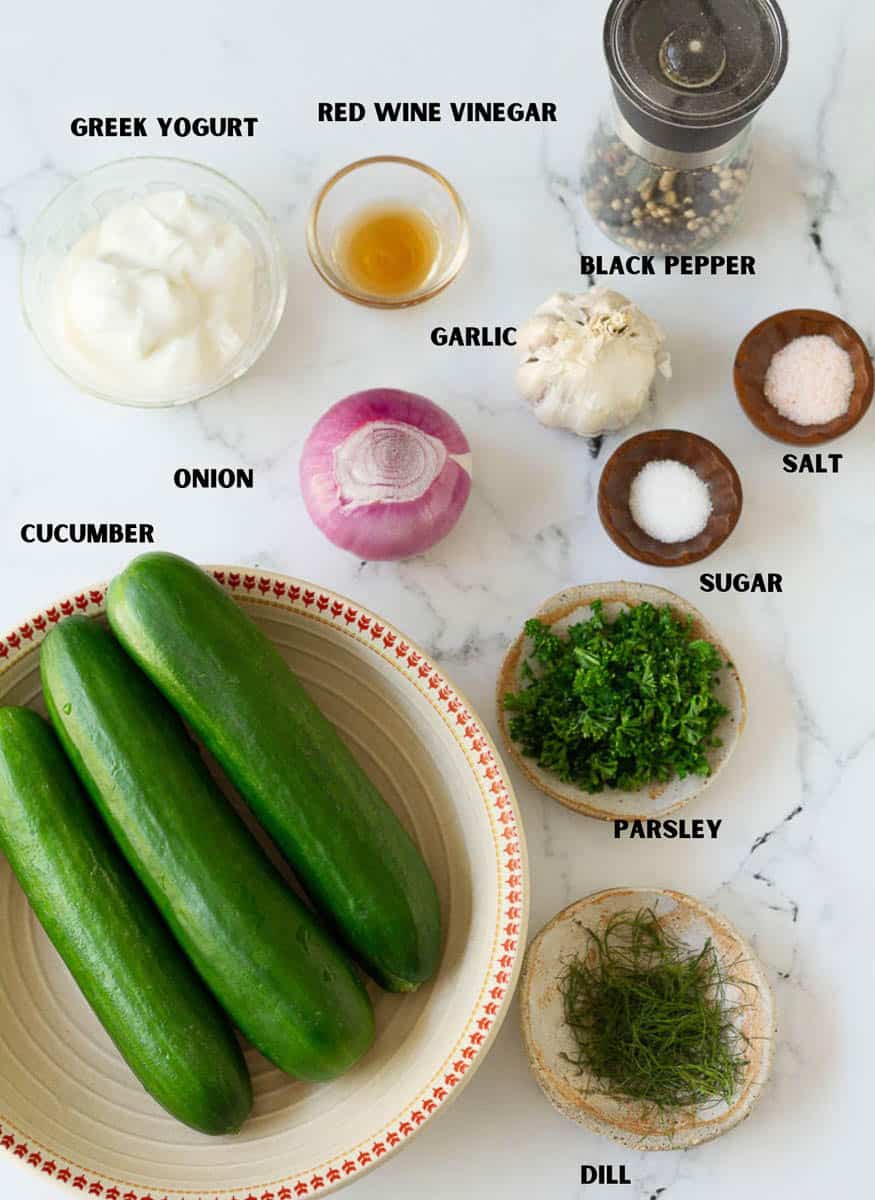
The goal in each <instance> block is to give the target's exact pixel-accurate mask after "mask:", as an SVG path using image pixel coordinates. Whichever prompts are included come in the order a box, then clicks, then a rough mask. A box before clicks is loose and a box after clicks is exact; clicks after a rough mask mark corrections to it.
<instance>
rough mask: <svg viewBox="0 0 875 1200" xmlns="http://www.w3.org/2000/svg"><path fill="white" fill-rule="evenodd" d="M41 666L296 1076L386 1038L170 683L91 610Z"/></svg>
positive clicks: (269, 1053) (90, 772)
mask: <svg viewBox="0 0 875 1200" xmlns="http://www.w3.org/2000/svg"><path fill="white" fill-rule="evenodd" d="M41 670H42V680H43V690H44V692H45V696H46V701H47V704H48V708H49V714H50V716H51V718H52V722H53V723H54V725H55V728H56V730H57V731H58V734H59V736H60V738H61V741H62V743H63V745H64V747H65V749H66V751H67V753H68V755H69V757H70V759H71V761H72V763H73V765H74V767H75V768H76V770H77V772H78V774H79V776H80V778H81V779H82V781H83V783H84V784H85V786H86V788H87V789H88V791H89V792H90V793H91V796H92V798H93V799H94V801H95V803H96V804H97V807H98V808H99V809H100V811H101V813H102V814H103V817H104V819H105V821H106V823H107V825H108V826H109V828H110V831H111V832H112V834H113V836H114V837H115V839H116V841H117V842H118V844H119V846H120V847H121V849H122V851H123V853H124V855H125V857H126V858H127V859H128V862H129V863H130V864H131V866H132V867H133V868H134V870H135V871H136V873H137V874H138V875H139V877H140V879H141V881H142V882H143V884H144V885H145V887H146V889H147V891H148V892H149V893H150V895H151V896H152V899H153V900H154V901H155V903H156V904H157V905H158V907H159V908H160V910H161V912H162V913H163V914H164V917H165V919H166V921H167V923H168V925H169V926H170V928H171V930H172V932H173V933H174V934H175V936H176V939H177V941H178V942H179V944H180V945H181V946H182V948H183V950H185V952H186V953H187V954H188V956H189V958H190V959H191V961H192V963H193V964H194V966H195V968H196V970H197V971H198V973H199V974H200V976H201V978H202V979H203V980H204V982H205V983H206V984H207V986H208V987H209V988H210V990H211V991H212V992H213V994H214V995H215V997H216V998H217V1000H218V1001H219V1003H220V1004H221V1005H222V1007H223V1008H224V1009H225V1011H226V1012H227V1013H228V1015H229V1016H230V1017H231V1018H232V1020H234V1021H235V1022H236V1024H237V1025H238V1027H239V1028H240V1029H241V1030H242V1031H243V1033H244V1034H245V1035H246V1036H247V1037H248V1038H249V1040H250V1041H251V1042H252V1043H253V1045H255V1046H256V1047H257V1048H258V1049H259V1050H260V1051H261V1052H262V1054H264V1055H265V1057H266V1058H269V1059H270V1061H271V1062H273V1063H275V1064H276V1066H278V1067H280V1068H281V1069H282V1070H284V1071H286V1072H288V1073H289V1074H290V1075H295V1076H298V1077H300V1078H302V1079H309V1080H325V1079H333V1078H335V1077H336V1076H338V1075H340V1074H342V1073H343V1072H344V1071H346V1070H347V1069H348V1068H349V1067H351V1066H352V1065H353V1064H354V1063H355V1062H357V1061H358V1059H359V1058H361V1056H362V1055H363V1054H364V1053H365V1051H366V1050H367V1049H368V1048H369V1046H370V1045H371V1042H372V1041H373V1037H374V1018H373V1011H372V1009H371V1003H370V1000H369V998H368V995H367V992H366V991H365V989H364V987H363V985H362V983H361V981H360V979H359V977H358V975H357V974H356V972H355V968H354V967H353V966H352V964H351V962H350V961H349V960H348V958H347V957H346V956H345V954H344V953H343V952H342V951H341V950H340V949H339V948H338V947H337V946H336V945H335V944H334V942H333V941H332V940H331V938H330V937H329V936H328V934H327V933H326V932H325V931H324V930H323V929H322V927H321V926H320V925H319V924H318V923H317V920H316V918H315V917H314V915H313V914H312V913H311V912H310V910H309V909H308V908H306V907H305V906H304V904H303V903H302V902H301V901H300V900H299V899H298V898H297V896H296V895H295V894H294V893H293V892H292V891H291V890H290V889H289V888H288V887H287V885H286V883H285V882H284V880H283V879H282V877H281V876H280V874H279V872H278V871H277V870H276V869H275V868H274V867H273V865H272V864H271V863H270V862H269V860H268V858H267V857H266V855H265V854H264V853H263V851H262V849H261V847H260V846H259V845H258V843H257V842H256V841H255V838H254V837H253V836H252V834H251V833H250V832H249V830H248V829H247V828H246V826H245V825H244V824H243V822H242V820H241V819H240V817H239V816H238V815H237V813H235V811H234V809H233V807H232V806H231V804H230V803H229V802H228V800H227V799H226V798H225V797H224V796H223V795H222V793H221V791H220V790H219V788H218V785H217V784H216V783H215V782H214V780H213V779H212V777H211V775H210V774H209V771H208V770H207V768H206V766H205V765H204V763H203V761H202V759H201V757H200V754H199V753H198V750H197V748H196V747H195V745H194V743H193V742H192V741H191V739H190V738H189V737H188V734H187V733H186V731H185V729H184V727H183V724H182V722H181V720H180V719H179V717H178V716H177V715H176V713H175V712H174V711H173V710H172V708H171V707H170V705H169V704H168V703H167V701H166V700H165V699H164V697H163V696H162V695H161V693H160V692H159V691H158V690H157V688H155V687H153V685H152V684H151V683H150V682H149V680H148V679H147V678H146V676H145V675H143V674H142V672H141V671H140V670H139V669H138V668H137V667H136V666H135V664H134V663H133V662H132V661H131V660H130V659H129V658H128V656H127V655H126V654H125V653H124V651H123V650H122V648H121V646H119V644H118V642H117V641H116V640H115V638H114V637H113V636H112V634H111V633H110V632H109V630H108V629H106V628H105V627H104V626H103V625H101V624H99V623H97V622H96V621H94V620H89V619H88V618H86V617H70V618H68V619H67V620H65V621H62V622H61V623H60V624H59V625H56V626H55V628H54V629H53V630H52V631H51V633H50V634H49V635H48V637H47V638H46V640H45V642H44V643H43V647H42V656H41Z"/></svg>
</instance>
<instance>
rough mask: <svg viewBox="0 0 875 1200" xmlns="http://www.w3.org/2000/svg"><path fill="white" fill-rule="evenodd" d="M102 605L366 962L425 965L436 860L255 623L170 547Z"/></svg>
mask: <svg viewBox="0 0 875 1200" xmlns="http://www.w3.org/2000/svg"><path fill="white" fill-rule="evenodd" d="M108 612H109V621H110V624H111V626H112V628H113V630H114V632H115V634H116V636H117V637H118V639H119V640H120V641H121V643H122V645H123V646H124V647H125V649H126V650H127V651H128V653H129V654H130V655H131V657H132V658H134V659H135V660H136V661H137V662H138V663H139V665H140V666H141V667H142V668H143V670H144V671H145V672H146V673H147V674H148V675H149V676H150V678H151V679H152V681H153V682H154V683H155V684H157V686H158V687H159V688H160V689H161V691H162V692H163V693H164V695H165V696H166V697H167V698H168V699H169V700H170V702H171V703H172V704H173V705H174V706H175V708H176V709H177V710H178V712H180V713H181V715H182V716H183V717H184V718H185V720H186V721H187V722H188V723H189V725H191V727H192V728H193V729H194V730H195V732H196V733H197V735H198V736H199V737H200V738H201V740H202V741H203V742H204V743H205V745H206V746H207V747H208V748H209V749H210V751H211V752H212V753H213V754H214V755H215V757H216V759H217V760H218V761H219V763H220V764H221V765H222V767H223V768H224V769H225V771H226V773H227V774H228V776H229V777H230V779H231V780H232V782H233V783H234V785H235V787H236V788H237V789H238V791H239V792H240V793H241V795H242V796H243V798H244V800H246V802H247V803H248V804H249V806H250V808H251V809H252V811H253V812H254V813H255V815H256V817H257V818H258V820H259V821H260V822H261V824H262V825H263V826H264V827H265V829H266V830H267V831H268V833H269V834H270V835H271V837H272V838H273V840H274V841H275V842H276V844H277V845H278V846H279V848H280V850H281V851H282V852H283V854H284V855H285V857H286V858H287V859H288V861H289V862H290V863H291V865H292V867H293V868H294V870H295V872H296V874H297V876H298V878H299V880H300V881H301V883H302V885H303V887H304V889H305V891H306V892H307V894H308V895H309V897H310V899H311V900H312V901H313V903H314V904H315V906H316V907H317V908H318V909H319V910H320V911H321V912H322V913H324V914H325V916H326V918H327V919H328V920H329V921H330V922H331V924H332V927H333V928H334V930H335V931H336V932H337V933H338V936H339V937H341V938H342V940H343V941H344V942H345V943H346V945H347V947H348V948H349V949H350V951H351V952H352V953H353V954H354V955H355V957H356V958H357V959H358V960H359V961H360V962H361V963H362V964H363V966H364V967H365V969H366V970H367V971H368V972H369V973H370V974H371V975H372V976H373V978H374V979H376V980H377V982H378V983H380V984H381V985H382V986H383V987H386V988H388V989H390V990H392V991H412V990H414V989H415V988H417V987H418V986H419V985H420V984H421V983H423V982H424V981H425V980H427V979H429V978H431V976H432V975H433V974H434V972H435V970H436V969H437V964H438V959H439V956H440V949H441V918H440V906H439V903H438V897H437V892H436V890H435V886H434V882H433V880H432V878H431V875H430V874H429V871H428V868H427V866H426V865H425V862H424V861H423V859H422V856H421V855H420V853H419V851H418V849H417V848H416V846H415V845H414V843H413V841H412V840H411V838H410V837H409V836H408V834H407V833H406V831H405V830H404V828H403V827H402V825H401V824H400V822H399V821H398V819H397V817H396V816H395V814H394V813H393V812H392V810H391V809H390V808H389V806H388V805H387V804H386V802H385V801H384V800H383V798H382V797H381V796H380V794H379V792H378V791H377V789H376V787H375V786H374V785H373V783H371V781H370V780H369V779H368V777H367V775H366V774H365V772H364V771H363V770H362V769H361V767H360V766H359V765H358V763H357V762H356V761H355V759H354V758H353V756H352V754H351V753H350V751H349V750H348V749H347V747H346V746H345V745H344V743H343V742H342V741H341V739H340V737H339V735H338V733H337V731H336V730H335V728H334V726H333V725H332V724H331V723H330V722H329V721H328V720H327V719H326V718H325V717H324V716H323V715H322V713H321V712H320V711H319V709H318V708H317V707H316V705H315V704H314V703H313V701H312V700H311V699H310V697H309V696H308V695H307V693H306V691H305V690H304V688H303V687H302V685H301V684H300V682H299V681H298V679H297V677H296V676H295V675H294V673H293V672H292V671H291V670H290V669H289V667H288V666H287V664H286V663H285V661H284V660H283V659H282V658H281V656H280V655H279V653H278V652H277V651H276V650H275V649H274V647H273V645H272V644H271V642H270V641H269V640H268V638H267V637H265V635H264V634H263V633H262V632H261V630H260V629H259V628H258V627H257V626H256V625H255V623H254V622H253V621H251V620H250V619H249V618H248V617H247V616H246V614H245V613H244V612H243V611H242V610H241V609H240V608H239V607H238V605H237V604H235V603H234V601H233V600H232V599H231V597H230V596H228V595H227V594H226V593H225V592H224V591H223V590H222V589H221V588H220V587H219V586H218V584H217V583H216V582H215V581H214V580H213V579H211V578H210V577H209V576H208V575H207V574H206V573H205V572H204V571H202V570H201V569H200V568H199V567H197V566H196V565H195V564H194V563H190V562H188V561H187V560H186V559H184V558H178V557H177V556H175V555H172V554H163V553H157V554H145V555H143V556H141V557H140V558H137V559H135V560H134V561H133V562H132V563H131V564H130V565H129V566H128V567H127V569H126V570H125V571H123V572H122V574H121V575H119V576H118V578H117V579H115V580H114V581H113V583H112V585H111V586H110V589H109V594H108Z"/></svg>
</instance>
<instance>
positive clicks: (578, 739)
mask: <svg viewBox="0 0 875 1200" xmlns="http://www.w3.org/2000/svg"><path fill="white" fill-rule="evenodd" d="M592 612H593V615H592V617H590V618H589V619H588V620H586V621H581V622H579V623H578V624H576V625H572V626H571V627H570V628H569V629H568V632H567V635H566V636H563V635H560V634H556V633H554V632H553V630H552V629H551V628H550V626H549V625H546V624H544V623H543V622H542V621H540V620H538V619H537V618H533V619H532V620H530V621H527V622H526V627H525V631H526V635H527V636H528V637H529V638H530V639H531V641H532V652H531V657H530V658H529V659H528V660H527V661H526V662H524V663H523V667H522V690H521V691H519V692H518V693H512V692H510V693H508V694H507V695H506V696H505V699H504V704H505V708H506V709H507V710H508V711H509V712H510V713H511V714H512V715H511V719H510V736H511V737H512V738H513V740H514V741H515V742H517V743H518V744H519V745H520V747H521V749H522V751H523V753H524V754H525V755H526V756H528V757H529V758H534V759H535V760H536V761H537V763H538V765H539V766H540V767H542V768H543V769H544V770H546V771H551V772H553V774H555V775H558V776H559V778H560V779H561V780H562V781H563V782H564V783H570V784H574V785H575V786H576V787H578V788H580V789H582V790H583V791H585V792H601V791H604V790H606V789H608V788H620V789H622V790H623V791H637V790H638V789H639V788H644V787H647V786H648V784H652V783H666V782H667V781H668V780H670V779H673V778H675V777H678V778H681V779H683V778H684V777H685V776H687V775H709V774H710V773H711V767H710V765H709V762H708V750H709V749H712V748H714V747H716V746H719V745H720V739H719V738H717V737H715V735H714V731H715V729H716V728H717V726H718V724H719V723H720V721H721V720H722V718H723V717H724V716H726V715H727V713H728V711H729V710H728V709H727V708H726V707H725V705H723V704H721V703H720V701H719V700H718V699H717V697H716V696H715V695H714V689H715V687H716V686H717V683H718V681H719V680H718V673H719V671H720V670H721V669H722V667H723V666H724V663H723V660H722V658H721V655H720V653H719V651H718V650H717V648H716V647H715V646H713V645H712V644H711V643H710V642H706V641H703V640H702V639H701V638H694V637H692V634H691V628H692V618H687V619H685V620H681V619H679V618H678V617H676V616H675V615H674V613H673V611H672V609H671V607H670V606H669V605H667V604H666V605H663V606H662V607H659V608H657V607H655V606H654V605H652V604H649V603H646V602H645V603H643V604H638V605H636V606H635V607H634V608H631V609H628V610H625V611H623V612H621V613H620V614H619V616H617V618H616V619H615V620H614V621H608V620H607V619H606V618H605V616H604V614H603V612H602V602H601V601H600V600H596V601H595V602H594V603H593V605H592Z"/></svg>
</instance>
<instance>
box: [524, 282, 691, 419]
mask: <svg viewBox="0 0 875 1200" xmlns="http://www.w3.org/2000/svg"><path fill="white" fill-rule="evenodd" d="M664 342H665V337H664V335H663V333H662V330H661V329H660V328H659V326H658V325H657V324H656V323H655V322H654V321H651V320H650V318H649V317H647V316H645V314H644V313H643V312H642V311H641V309H640V308H639V307H638V306H637V305H636V304H633V303H632V301H631V300H627V299H626V297H625V296H621V295H620V293H619V292H612V291H611V290H610V289H609V288H603V287H594V288H591V289H590V291H588V292H585V293H583V295H578V296H575V295H573V294H572V293H571V292H556V294H555V295H553V296H551V297H550V299H549V300H547V301H546V302H545V303H544V304H542V305H541V306H540V308H538V309H536V311H535V314H534V316H533V317H532V318H531V320H529V321H526V323H525V324H524V325H523V326H522V327H521V328H520V329H519V331H518V333H517V350H518V351H519V354H520V357H521V359H522V361H521V364H520V366H519V368H518V370H517V384H518V386H519V389H520V393H521V394H522V396H523V398H524V399H525V400H527V401H528V402H529V404H531V406H532V408H533V410H534V413H535V416H536V417H537V418H538V420H539V421H540V422H541V423H542V424H543V425H554V426H557V427H559V428H561V429H570V430H572V432H574V433H576V434H578V435H580V436H581V437H594V436H596V435H597V434H600V433H607V432H609V431H611V430H615V429H623V428H624V427H625V426H626V425H628V424H630V422H632V421H634V419H635V418H636V417H637V416H638V414H639V413H640V412H641V409H642V408H643V407H644V404H645V402H646V400H647V397H648V395H649V394H650V389H651V387H652V385H653V380H654V377H655V375H656V371H657V370H659V371H661V372H662V374H663V375H664V376H665V377H666V379H670V378H671V359H670V358H669V356H668V354H667V353H666V351H665V350H664V349H663V345H664Z"/></svg>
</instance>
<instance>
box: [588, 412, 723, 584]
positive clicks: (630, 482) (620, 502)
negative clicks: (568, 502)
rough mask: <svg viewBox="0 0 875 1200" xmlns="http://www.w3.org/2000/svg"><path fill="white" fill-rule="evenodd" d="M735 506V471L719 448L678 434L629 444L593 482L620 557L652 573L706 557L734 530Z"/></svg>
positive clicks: (646, 436)
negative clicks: (643, 565)
mask: <svg viewBox="0 0 875 1200" xmlns="http://www.w3.org/2000/svg"><path fill="white" fill-rule="evenodd" d="M645 469H646V470H645ZM660 474H661V476H662V478H660V477H659V476H660ZM651 476H653V477H654V478H650V477H651ZM742 501H743V493H742V488H741V480H740V479H739V477H738V472H737V471H736V469H735V467H734V466H733V465H732V463H731V462H730V461H729V459H728V458H727V457H726V455H725V454H724V453H723V451H722V450H721V449H720V448H719V446H715V445H714V443H713V442H709V441H708V439H707V438H703V437H700V436H699V435H698V434H696V433H688V432H687V431H686V430H682V429H655V430H652V431H650V432H648V433H639V434H638V435H637V436H636V437H632V438H629V439H628V441H625V442H623V444H622V445H621V446H618V447H617V449H616V450H615V451H614V453H613V454H612V455H611V457H610V458H609V459H608V461H607V462H606V463H605V466H604V469H603V470H602V475H601V479H600V480H599V492H598V510H599V516H600V517H601V521H602V525H603V526H604V527H605V532H606V533H607V534H608V536H609V537H610V538H611V540H612V541H613V542H614V543H615V545H617V546H619V548H620V549H621V550H622V551H623V553H624V554H628V555H629V557H630V558H635V559H637V560H638V561H639V562H643V563H648V564H649V565H650V566H655V567H683V566H686V565H687V564H688V563H694V562H698V561H699V560H700V559H703V558H707V556H708V555H709V554H713V553H714V551H715V550H716V549H717V547H718V546H722V545H723V543H724V542H725V541H726V539H727V538H728V537H729V535H730V534H731V533H732V531H733V529H734V528H735V526H736V525H737V524H738V518H739V517H740V516H741V507H742ZM666 506H667V509H668V511H667V512H666V513H664V514H663V512H661V511H660V509H663V508H665V507H666ZM686 506H689V509H690V511H689V514H688V516H687V514H686V512H685V508H686ZM697 509H698V512H699V514H700V515H699V519H697V516H696V510H697ZM666 517H667V518H668V520H667V521H666V520H665V518H666ZM648 518H649V519H648ZM688 520H689V521H690V522H691V524H690V525H689V527H688V528H686V529H685V528H684V526H685V523H686V522H687V521H688ZM675 535H679V536H678V537H677V540H672V539H673V538H674V537H675ZM663 538H665V539H666V540H662V539H663Z"/></svg>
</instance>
